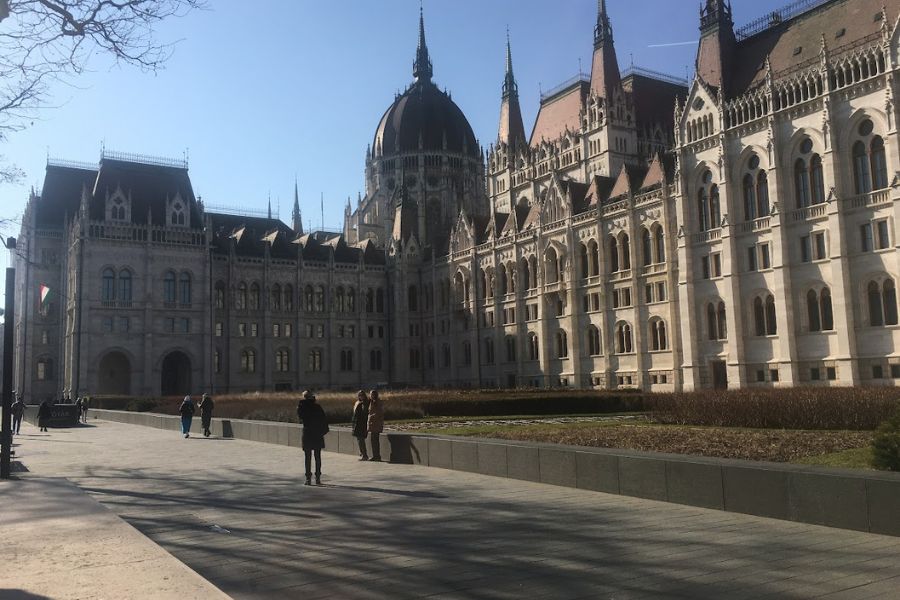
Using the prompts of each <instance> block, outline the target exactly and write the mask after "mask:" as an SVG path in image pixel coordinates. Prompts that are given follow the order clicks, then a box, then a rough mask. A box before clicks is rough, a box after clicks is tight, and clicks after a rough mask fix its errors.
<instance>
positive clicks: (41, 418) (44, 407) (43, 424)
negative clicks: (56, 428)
mask: <svg viewBox="0 0 900 600" xmlns="http://www.w3.org/2000/svg"><path fill="white" fill-rule="evenodd" d="M51 402H52V401H51V400H44V401H43V402H41V405H40V406H38V412H37V418H38V429H40V430H41V431H48V429H47V424H48V421H49V420H50V414H51V411H52V408H51V406H52V404H51Z"/></svg>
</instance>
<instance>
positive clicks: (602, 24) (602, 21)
mask: <svg viewBox="0 0 900 600" xmlns="http://www.w3.org/2000/svg"><path fill="white" fill-rule="evenodd" d="M607 41H609V43H610V45H611V44H612V43H613V33H612V25H610V23H609V13H607V12H606V0H597V25H596V26H595V27H594V48H599V47H600V46H602V45H603V44H604V43H605V42H607Z"/></svg>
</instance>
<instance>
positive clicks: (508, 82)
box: [503, 27, 519, 98]
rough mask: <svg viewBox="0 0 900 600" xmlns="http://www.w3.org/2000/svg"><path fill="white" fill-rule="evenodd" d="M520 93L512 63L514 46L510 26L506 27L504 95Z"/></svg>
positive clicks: (506, 96) (507, 96)
mask: <svg viewBox="0 0 900 600" xmlns="http://www.w3.org/2000/svg"><path fill="white" fill-rule="evenodd" d="M518 95H519V86H518V84H516V77H515V75H513V65H512V47H511V45H510V43H509V27H507V28H506V78H505V79H504V80H503V97H504V98H509V97H510V96H516V97H518Z"/></svg>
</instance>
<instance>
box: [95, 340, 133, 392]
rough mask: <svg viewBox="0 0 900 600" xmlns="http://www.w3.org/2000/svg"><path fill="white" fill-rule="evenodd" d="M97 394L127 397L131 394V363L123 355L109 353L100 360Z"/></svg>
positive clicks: (116, 352) (115, 352)
mask: <svg viewBox="0 0 900 600" xmlns="http://www.w3.org/2000/svg"><path fill="white" fill-rule="evenodd" d="M96 393H97V394H101V395H104V396H105V395H110V396H128V395H129V394H131V361H129V360H128V357H127V356H125V355H124V354H123V353H121V352H118V351H114V352H109V353H108V354H106V355H105V356H104V357H103V358H102V359H101V360H100V368H99V369H98V373H97V392H96Z"/></svg>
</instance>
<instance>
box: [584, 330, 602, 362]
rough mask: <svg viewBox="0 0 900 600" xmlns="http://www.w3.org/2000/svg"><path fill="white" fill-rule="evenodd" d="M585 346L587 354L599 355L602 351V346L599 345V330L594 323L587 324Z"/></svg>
mask: <svg viewBox="0 0 900 600" xmlns="http://www.w3.org/2000/svg"><path fill="white" fill-rule="evenodd" d="M587 348H588V355H589V356H600V355H601V354H602V353H603V347H602V346H601V345H600V330H599V329H597V327H596V326H595V325H589V326H588V328H587Z"/></svg>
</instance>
